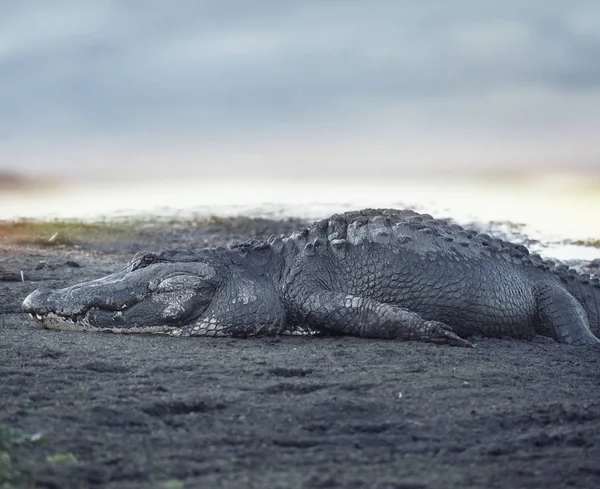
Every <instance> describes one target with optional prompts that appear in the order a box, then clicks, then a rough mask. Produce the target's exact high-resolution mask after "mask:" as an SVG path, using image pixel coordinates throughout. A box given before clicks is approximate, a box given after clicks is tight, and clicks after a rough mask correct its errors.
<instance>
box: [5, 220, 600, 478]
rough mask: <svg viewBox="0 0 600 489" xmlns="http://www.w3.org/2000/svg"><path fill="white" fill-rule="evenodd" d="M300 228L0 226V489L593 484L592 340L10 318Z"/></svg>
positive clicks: (595, 379) (597, 450)
mask: <svg viewBox="0 0 600 489" xmlns="http://www.w3.org/2000/svg"><path fill="white" fill-rule="evenodd" d="M302 223H303V221H302V220H300V219H289V220H286V221H269V220H264V219H243V218H241V219H216V218H215V219H212V220H206V221H203V222H201V223H195V224H194V223H191V224H190V223H154V224H149V223H146V224H139V225H136V226H131V225H126V226H117V225H114V226H111V225H108V226H106V227H99V228H98V227H94V226H91V227H90V226H79V227H78V226H76V225H64V226H62V227H60V226H59V227H56V225H55V227H52V226H51V225H49V226H47V227H40V226H37V227H36V226H32V227H29V228H27V225H25V224H22V225H21V227H20V228H19V227H18V226H17V227H15V226H14V225H6V226H4V227H3V228H2V232H1V233H0V487H2V488H4V487H7V488H8V487H39V488H66V489H68V488H78V487H114V488H138V487H142V488H146V487H147V488H181V487H186V488H187V487H240V488H242V487H256V488H263V487H273V488H276V487H281V488H292V487H293V488H303V487H306V488H309V487H310V488H313V487H314V488H336V487H340V488H342V487H344V488H346V487H356V488H362V487H372V488H403V489H408V488H452V487H456V488H459V487H460V488H464V487H480V488H494V487H498V488H501V487H502V488H504V487H515V488H519V487H527V488H535V487H540V488H542V487H543V488H555V487H556V488H564V487H577V488H595V487H600V462H599V461H600V350H599V349H598V348H592V347H584V348H576V347H569V346H565V345H558V344H556V343H554V342H553V341H551V340H547V339H541V338H539V339H536V340H535V341H533V342H523V341H511V340H478V341H477V348H475V349H461V348H450V347H438V346H435V345H427V344H419V343H396V342H389V341H374V340H363V339H357V338H346V337H340V338H320V337H281V338H258V339H246V340H234V339H210V338H187V339H186V338H183V339H179V338H167V337H160V336H143V335H141V336H137V335H133V336H120V335H111V334H85V333H62V332H55V331H45V330H42V329H40V328H39V327H38V326H37V325H36V324H35V322H33V321H32V320H31V319H30V318H29V317H27V316H26V315H24V314H23V313H21V312H20V303H21V301H22V299H23V298H24V297H25V296H26V295H27V294H28V293H29V292H31V291H33V290H34V289H35V288H37V287H40V286H42V285H48V286H64V285H67V284H70V283H74V282H77V281H81V280H87V279H90V278H95V277H99V276H102V275H105V274H107V273H111V272H112V271H115V270H116V269H118V268H120V267H121V266H122V265H123V264H124V263H125V262H126V261H127V260H128V259H129V258H130V257H131V256H132V255H133V254H134V253H135V252H137V251H140V250H143V249H157V248H164V247H192V246H193V247H202V246H207V245H213V244H225V243H228V242H230V241H232V240H242V239H246V238H248V237H250V236H253V235H258V236H264V237H268V236H269V235H270V234H282V233H288V232H290V231H291V230H293V229H295V228H296V227H297V226H298V225H300V224H302ZM129 224H130V223H129ZM584 265H585V264H581V266H584ZM589 270H590V271H593V268H589ZM3 483H4V484H5V486H3V485H2V484H3Z"/></svg>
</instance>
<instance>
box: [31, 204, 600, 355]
mask: <svg viewBox="0 0 600 489" xmlns="http://www.w3.org/2000/svg"><path fill="white" fill-rule="evenodd" d="M23 310H24V311H25V312H27V313H30V314H31V315H32V316H34V317H35V318H37V320H38V321H39V322H41V324H42V326H44V327H46V328H49V329H62V330H76V331H107V332H115V333H162V334H168V335H173V336H236V337H247V336H258V335H276V334H285V333H287V334H341V335H354V336H361V337H369V338H386V339H398V340H421V341H427V342H433V343H438V344H450V345H455V346H473V343H472V341H471V340H472V338H473V337H497V338H502V337H510V338H516V339H525V340H526V339H532V338H533V337H535V336H536V335H543V336H549V337H551V338H554V339H555V340H556V341H557V342H559V343H566V344H571V345H590V344H598V343H600V339H599V336H600V281H599V280H598V279H597V278H592V277H590V276H589V275H584V274H580V273H578V272H577V271H575V270H573V269H570V268H569V267H567V266H565V265H563V264H560V263H554V262H552V261H549V260H543V259H542V258H541V257H540V256H539V255H536V254H531V253H530V252H529V251H528V249H527V248H526V247H525V246H523V245H521V244H513V243H511V242H508V241H504V240H501V239H498V238H493V237H491V236H489V235H487V234H483V233H479V232H477V231H475V230H470V229H465V228H463V227H461V226H459V225H457V224H454V223H452V222H451V221H450V220H444V219H434V218H433V217H432V216H430V215H428V214H419V213H417V212H415V211H412V210H394V209H365V210H361V211H352V212H347V213H343V214H336V215H333V216H331V217H330V218H327V219H323V220H320V221H317V222H315V223H314V224H312V225H310V226H308V227H306V228H305V229H302V230H299V231H296V232H294V233H293V234H291V235H290V236H285V235H282V236H271V237H270V238H269V239H268V240H262V239H259V238H251V239H249V240H247V241H245V242H241V243H235V244H231V245H229V246H227V247H208V248H204V249H195V250H182V249H164V250H159V251H154V252H140V253H138V254H136V255H135V256H134V257H133V259H132V260H131V261H130V262H129V263H128V264H127V265H126V266H125V267H124V268H123V269H122V270H120V271H118V272H116V273H113V274H111V275H108V276H106V277H104V278H100V279H96V280H92V281H88V282H84V283H80V284H76V285H73V286H70V287H67V288H63V289H59V290H49V289H38V290H36V291H34V292H33V293H31V294H30V295H29V296H28V297H27V298H26V299H25V301H24V302H23Z"/></svg>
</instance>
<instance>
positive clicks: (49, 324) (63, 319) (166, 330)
mask: <svg viewBox="0 0 600 489" xmlns="http://www.w3.org/2000/svg"><path fill="white" fill-rule="evenodd" d="M29 315H30V316H31V317H32V318H34V319H36V320H37V321H38V322H39V323H40V324H41V325H42V327H43V328H45V329H52V330H57V331H86V332H103V333H122V334H127V333H138V334H139V333H148V334H167V335H174V336H179V334H180V330H181V328H179V327H176V326H168V325H162V326H145V327H143V328H142V327H137V326H132V327H127V328H123V327H116V326H115V327H110V326H102V327H101V326H94V325H93V324H91V323H90V322H89V321H88V320H87V318H86V315H82V316H79V317H70V316H61V315H60V314H57V313H54V312H48V313H45V314H39V313H30V314H29Z"/></svg>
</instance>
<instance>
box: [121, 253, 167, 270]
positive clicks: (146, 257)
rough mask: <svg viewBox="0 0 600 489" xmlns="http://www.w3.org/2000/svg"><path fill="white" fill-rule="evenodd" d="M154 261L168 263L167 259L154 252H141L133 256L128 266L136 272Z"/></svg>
mask: <svg viewBox="0 0 600 489" xmlns="http://www.w3.org/2000/svg"><path fill="white" fill-rule="evenodd" d="M154 263H166V260H163V259H161V258H159V257H158V256H156V254H155V253H152V252H150V253H148V252H140V253H137V254H136V255H135V256H134V257H133V258H132V260H131V262H130V264H129V266H128V268H129V270H130V271H131V272H135V271H136V270H141V269H142V268H146V267H147V266H149V265H152V264H154Z"/></svg>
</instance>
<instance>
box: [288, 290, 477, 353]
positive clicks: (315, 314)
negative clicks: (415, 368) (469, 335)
mask: <svg viewBox="0 0 600 489" xmlns="http://www.w3.org/2000/svg"><path fill="white" fill-rule="evenodd" d="M294 309H295V310H296V311H297V315H298V316H299V317H297V318H296V320H300V321H303V322H307V323H308V324H309V325H310V326H312V327H316V328H318V329H323V330H329V331H334V332H336V333H342V334H347V335H352V336H362V337H368V338H386V339H402V340H420V341H430V342H432V343H440V344H449V345H454V346H473V345H472V343H470V342H468V341H467V340H464V339H462V338H461V337H459V336H458V335H456V334H455V333H454V332H453V331H452V328H451V327H450V326H448V325H446V324H444V323H440V322H437V321H426V320H425V319H423V318H422V317H421V316H419V315H418V314H416V313H414V312H411V311H409V310H407V309H402V308H401V307H398V306H394V305H391V304H386V303H383V302H378V301H375V300H372V299H368V298H364V297H357V296H354V295H348V294H341V293H336V292H329V291H319V292H316V293H313V294H311V295H309V296H308V297H306V298H303V299H302V301H301V304H296V306H295V308H294Z"/></svg>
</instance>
